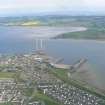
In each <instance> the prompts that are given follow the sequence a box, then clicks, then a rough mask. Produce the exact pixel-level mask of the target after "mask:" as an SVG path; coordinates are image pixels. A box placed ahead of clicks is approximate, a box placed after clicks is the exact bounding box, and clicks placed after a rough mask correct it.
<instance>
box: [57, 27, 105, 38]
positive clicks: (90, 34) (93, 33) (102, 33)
mask: <svg viewBox="0 0 105 105" xmlns="http://www.w3.org/2000/svg"><path fill="white" fill-rule="evenodd" d="M58 38H72V39H94V40H97V39H100V40H104V39H105V29H101V30H100V29H98V28H96V29H89V30H86V31H81V32H69V33H65V34H62V35H61V36H58Z"/></svg>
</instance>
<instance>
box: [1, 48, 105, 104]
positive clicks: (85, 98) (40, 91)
mask: <svg viewBox="0 0 105 105" xmlns="http://www.w3.org/2000/svg"><path fill="white" fill-rule="evenodd" d="M58 61H60V60H58ZM58 61H57V60H56V62H55V61H54V58H53V57H51V56H48V55H47V54H46V53H45V52H44V51H42V50H39V51H37V52H36V53H34V54H33V53H30V54H19V55H11V56H10V55H1V56H0V75H1V76H0V105H2V104H3V105H50V103H47V102H46V100H44V99H43V98H41V97H39V96H40V95H43V96H44V97H48V98H50V99H51V100H53V101H54V102H56V103H55V104H54V105H104V104H105V98H104V96H103V95H102V96H101V95H100V94H98V93H95V92H93V91H90V90H91V89H88V88H84V86H80V85H78V84H76V83H75V82H70V81H69V80H68V78H70V77H69V76H70V73H73V72H76V68H78V67H80V66H82V64H83V63H85V62H86V59H81V60H80V61H79V62H78V63H76V64H75V65H67V64H61V63H58ZM56 69H57V70H59V71H58V74H56V73H55V71H56ZM62 69H63V70H64V72H65V71H66V72H65V75H66V76H67V78H66V79H65V78H63V77H62V76H60V72H61V71H62ZM63 75H64V74H63ZM68 75H69V76H68Z"/></svg>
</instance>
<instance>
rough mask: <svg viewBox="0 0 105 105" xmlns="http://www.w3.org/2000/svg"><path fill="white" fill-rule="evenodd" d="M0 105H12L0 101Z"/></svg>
mask: <svg viewBox="0 0 105 105" xmlns="http://www.w3.org/2000/svg"><path fill="white" fill-rule="evenodd" d="M0 105H12V104H11V103H1V104H0Z"/></svg>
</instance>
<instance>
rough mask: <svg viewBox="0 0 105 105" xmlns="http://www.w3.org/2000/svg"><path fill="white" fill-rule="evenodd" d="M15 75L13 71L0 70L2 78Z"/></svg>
mask: <svg viewBox="0 0 105 105" xmlns="http://www.w3.org/2000/svg"><path fill="white" fill-rule="evenodd" d="M14 75H15V73H12V72H0V78H13V77H14Z"/></svg>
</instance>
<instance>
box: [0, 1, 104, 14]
mask: <svg viewBox="0 0 105 105" xmlns="http://www.w3.org/2000/svg"><path fill="white" fill-rule="evenodd" d="M46 13H49V14H51V13H55V14H60V13H61V14H68V15H70V14H79V13H82V14H86V13H93V14H105V0H0V16H9V15H10V16H11V15H30V14H39V15H41V14H46Z"/></svg>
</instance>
